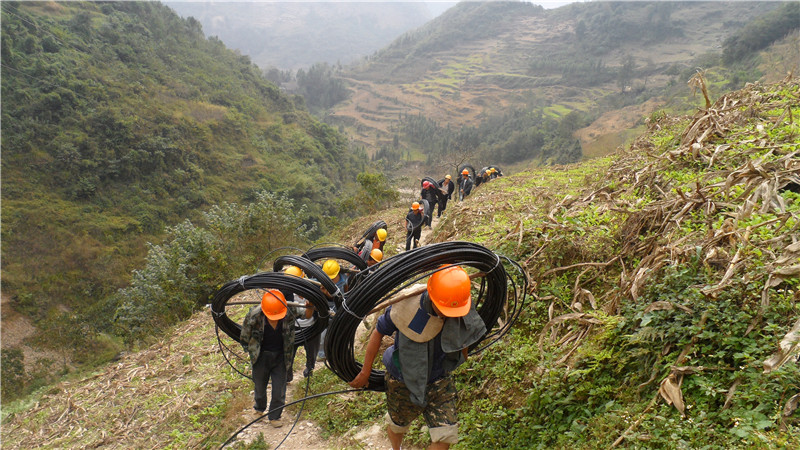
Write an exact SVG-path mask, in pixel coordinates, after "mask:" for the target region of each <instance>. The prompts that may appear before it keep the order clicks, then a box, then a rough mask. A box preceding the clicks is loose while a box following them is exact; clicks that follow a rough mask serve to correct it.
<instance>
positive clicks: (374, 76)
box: [326, 2, 797, 154]
mask: <svg viewBox="0 0 800 450" xmlns="http://www.w3.org/2000/svg"><path fill="white" fill-rule="evenodd" d="M781 5H783V3H780V2H682V3H678V2H586V3H574V4H571V5H568V6H564V7H561V8H558V9H554V10H545V9H543V8H541V7H539V6H536V5H533V4H530V3H522V2H462V3H459V4H458V5H457V6H456V7H454V8H451V9H449V10H448V11H446V12H445V13H444V14H442V15H441V16H439V17H437V18H436V19H434V20H432V21H431V22H429V23H427V24H426V25H424V26H423V27H420V28H419V29H416V30H413V31H411V32H409V33H406V34H405V35H403V36H401V37H400V38H398V39H397V40H395V41H394V42H392V44H390V45H389V46H387V47H386V48H384V49H382V50H381V51H379V52H378V53H377V54H376V55H375V56H374V57H371V58H369V60H368V61H366V62H364V63H363V64H361V65H359V66H358V67H355V68H350V69H346V70H345V71H344V73H343V75H342V76H343V77H345V78H346V79H347V80H348V82H349V83H350V85H351V87H352V96H351V98H350V99H349V100H347V101H345V102H342V103H340V104H338V105H336V106H335V107H334V108H333V109H332V112H331V114H330V116H329V117H328V118H326V121H328V122H330V123H333V124H337V125H341V126H344V127H345V128H346V129H348V130H349V131H350V132H351V134H352V135H354V138H355V141H356V142H357V143H359V144H361V145H363V146H365V147H366V148H367V149H369V150H370V151H378V149H381V148H384V149H386V148H390V147H392V146H393V145H396V143H397V142H398V139H397V137H395V136H398V137H399V142H400V147H401V148H403V147H404V146H406V147H407V150H405V152H406V153H408V152H415V151H416V152H422V153H423V154H424V153H425V152H426V151H427V150H426V149H425V148H420V147H418V144H414V143H410V142H409V141H408V140H407V139H404V135H403V131H402V129H403V124H402V121H401V120H400V118H402V117H410V116H422V117H425V118H427V119H429V120H431V121H434V122H436V123H438V124H439V126H441V127H450V128H451V129H453V128H455V129H458V128H459V127H465V126H467V127H477V126H478V125H479V124H481V123H483V122H485V121H486V119H487V118H490V117H500V116H502V115H504V114H509V113H511V112H513V111H517V110H518V111H519V113H520V114H525V113H526V112H531V111H536V113H537V114H542V115H543V116H544V117H550V118H552V119H554V120H562V119H563V118H564V117H566V116H567V115H568V114H569V113H570V112H575V113H578V114H580V115H581V116H582V118H583V120H587V121H590V122H591V121H592V120H594V119H595V118H597V117H598V116H599V115H600V114H602V113H603V112H606V111H612V110H620V111H623V110H622V108H626V107H634V106H636V107H637V108H638V105H641V104H643V103H644V102H645V101H647V100H648V99H651V98H653V97H657V96H659V95H662V94H664V92H665V91H664V89H665V88H667V87H668V86H670V85H673V84H676V83H681V84H682V83H685V82H686V81H687V80H688V79H689V77H691V75H692V74H693V73H694V71H695V69H696V68H697V67H698V66H700V65H703V66H708V65H714V64H719V63H718V62H716V63H715V62H714V61H715V60H714V59H713V57H711V58H710V59H709V58H706V60H699V59H698V58H701V57H703V55H706V54H714V53H716V54H717V55H718V54H719V53H721V51H722V47H723V43H724V42H725V39H726V38H728V37H729V36H730V35H731V34H733V33H734V32H736V31H737V30H739V29H741V28H742V27H743V26H744V25H745V24H747V23H748V22H749V21H751V20H753V19H755V18H757V17H760V16H762V15H764V14H766V13H768V12H770V11H772V10H774V9H776V8H778V7H780V6H781ZM796 60H797V59H795V61H796ZM717 61H718V57H717ZM784 65H785V66H786V67H774V68H771V69H770V70H773V71H776V72H778V73H780V72H784V73H785V71H786V70H788V69H789V68H790V65H791V64H789V63H785V64H784ZM712 78H713V77H712ZM743 81H744V80H741V79H740V81H739V83H740V85H741V84H742V83H743ZM752 81H755V80H752ZM717 83H719V81H717ZM735 87H736V86H733V85H730V84H727V85H720V88H735ZM661 103H663V99H662V100H661V102H660V103H659V102H657V101H653V102H650V103H649V104H648V106H647V107H645V108H644V109H639V110H637V111H638V112H637V114H635V115H638V116H639V117H641V115H646V114H649V113H650V112H651V111H652V110H653V109H654V108H656V107H657V105H659V104H661ZM622 116H623V114H620V117H622ZM621 125H622V128H623V129H624V128H628V127H632V126H633V122H627V121H626V122H625V123H623V124H621ZM520 131H522V130H520ZM597 133H600V134H599V135H596V136H593V137H589V136H588V134H586V135H585V138H582V144H583V145H584V147H585V146H587V144H588V145H591V143H592V142H597V141H599V140H600V139H603V138H604V137H606V136H605V135H604V133H608V134H609V135H616V134H618V133H619V130H612V129H609V128H607V129H605V130H599V131H597ZM529 134H531V135H533V134H535V133H529ZM528 146H529V147H534V145H533V144H530V145H528ZM611 149H613V144H612V147H611ZM484 151H485V152H492V151H493V150H492V147H491V146H490V145H487V146H486V147H485V148H484ZM401 152H402V150H401Z"/></svg>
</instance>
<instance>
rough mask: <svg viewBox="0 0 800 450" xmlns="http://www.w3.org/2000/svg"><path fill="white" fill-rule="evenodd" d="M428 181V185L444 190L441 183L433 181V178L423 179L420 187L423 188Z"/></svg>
mask: <svg viewBox="0 0 800 450" xmlns="http://www.w3.org/2000/svg"><path fill="white" fill-rule="evenodd" d="M426 181H427V182H428V183H430V184H432V185H434V186H435V187H436V189H441V188H442V185H441V184H439V182H438V181H436V180H434V179H433V178H431V177H425V178H423V179H422V181H420V182H419V185H420V187H421V186H422V185H423V184H424V183H425V182H426Z"/></svg>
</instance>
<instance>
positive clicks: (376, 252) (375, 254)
mask: <svg viewBox="0 0 800 450" xmlns="http://www.w3.org/2000/svg"><path fill="white" fill-rule="evenodd" d="M369 257H370V258H372V259H374V260H375V261H378V262H381V260H382V259H383V252H382V251H381V250H380V249H378V248H373V249H372V251H371V252H369Z"/></svg>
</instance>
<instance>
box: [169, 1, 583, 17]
mask: <svg viewBox="0 0 800 450" xmlns="http://www.w3.org/2000/svg"><path fill="white" fill-rule="evenodd" d="M391 1H398V2H413V3H417V2H419V3H425V4H426V5H427V6H428V10H429V11H430V12H431V14H433V15H434V17H435V16H438V15H439V14H441V13H443V12H445V11H447V9H448V8H450V7H452V6H453V5H455V4H456V3H458V2H457V1H452V0H214V1H209V3H232V2H237V3H239V2H263V3H282V2H287V3H328V2H340V3H361V2H369V3H382V2H391ZM467 1H469V0H467ZM576 1H582V0H573V1H563V0H543V1H531V2H530V3H533V4H536V5H542V6H543V7H545V8H547V9H551V8H558V7H559V6H564V5H568V4H570V3H575V2H576ZM167 2H168V3H177V2H193V3H197V2H200V3H203V1H202V0H168V1H167Z"/></svg>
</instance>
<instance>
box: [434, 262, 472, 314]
mask: <svg viewBox="0 0 800 450" xmlns="http://www.w3.org/2000/svg"><path fill="white" fill-rule="evenodd" d="M442 267H446V266H442ZM471 289H472V282H471V281H470V280H469V275H467V272H466V271H464V269H462V268H461V267H460V266H451V267H447V268H446V269H442V270H439V271H438V272H435V273H434V274H433V275H431V277H430V278H428V295H429V296H430V298H431V300H432V301H433V303H434V304H435V305H436V307H437V308H438V309H439V311H441V312H442V314H444V315H445V316H447V317H463V316H465V315H467V313H468V312H469V308H470V307H471V306H472V293H471V292H470V291H471Z"/></svg>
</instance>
